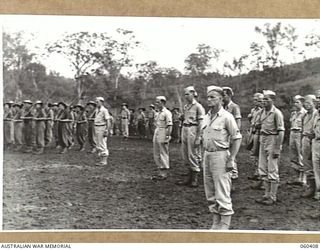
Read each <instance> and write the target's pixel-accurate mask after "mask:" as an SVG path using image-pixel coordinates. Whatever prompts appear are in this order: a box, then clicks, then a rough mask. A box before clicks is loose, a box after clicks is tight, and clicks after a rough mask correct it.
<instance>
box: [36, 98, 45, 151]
mask: <svg viewBox="0 0 320 250" xmlns="http://www.w3.org/2000/svg"><path fill="white" fill-rule="evenodd" d="M35 108H36V110H35V114H34V117H33V120H34V122H35V132H36V134H35V136H36V149H35V152H34V153H35V154H43V151H44V145H45V143H44V135H45V129H46V120H47V119H46V114H45V112H44V109H43V102H42V101H36V103H35Z"/></svg>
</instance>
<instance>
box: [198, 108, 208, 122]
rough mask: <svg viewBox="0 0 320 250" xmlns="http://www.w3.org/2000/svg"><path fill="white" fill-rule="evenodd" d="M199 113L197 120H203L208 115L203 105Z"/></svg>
mask: <svg viewBox="0 0 320 250" xmlns="http://www.w3.org/2000/svg"><path fill="white" fill-rule="evenodd" d="M197 113H198V117H197V119H198V120H203V118H204V116H205V115H206V113H205V110H204V108H203V107H202V106H201V105H199V106H198V109H197Z"/></svg>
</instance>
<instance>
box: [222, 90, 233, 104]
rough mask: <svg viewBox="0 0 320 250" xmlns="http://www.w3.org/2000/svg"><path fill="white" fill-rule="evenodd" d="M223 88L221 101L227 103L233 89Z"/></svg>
mask: <svg viewBox="0 0 320 250" xmlns="http://www.w3.org/2000/svg"><path fill="white" fill-rule="evenodd" d="M222 90H223V102H224V103H225V104H228V103H229V102H230V101H231V98H232V96H233V90H232V88H230V87H222Z"/></svg>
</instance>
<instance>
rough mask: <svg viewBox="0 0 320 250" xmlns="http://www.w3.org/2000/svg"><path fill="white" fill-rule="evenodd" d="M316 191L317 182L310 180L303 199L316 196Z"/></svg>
mask: <svg viewBox="0 0 320 250" xmlns="http://www.w3.org/2000/svg"><path fill="white" fill-rule="evenodd" d="M315 190H316V183H315V180H314V179H312V180H309V188H308V189H307V190H306V191H305V192H304V193H303V194H302V195H301V197H303V198H310V197H312V196H314V194H315Z"/></svg>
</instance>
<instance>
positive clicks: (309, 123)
mask: <svg viewBox="0 0 320 250" xmlns="http://www.w3.org/2000/svg"><path fill="white" fill-rule="evenodd" d="M315 101H316V97H315V96H314V95H307V96H305V101H304V104H303V105H304V108H305V109H306V110H307V113H306V114H305V115H304V116H303V118H302V141H301V145H302V149H301V151H302V163H303V170H304V174H305V175H306V176H307V183H308V186H307V189H306V190H305V191H304V192H303V194H302V197H304V198H308V197H312V196H314V193H315V180H314V173H313V167H312V147H311V143H312V139H313V136H314V131H313V123H314V120H315V116H316V115H317V110H316V109H315Z"/></svg>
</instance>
